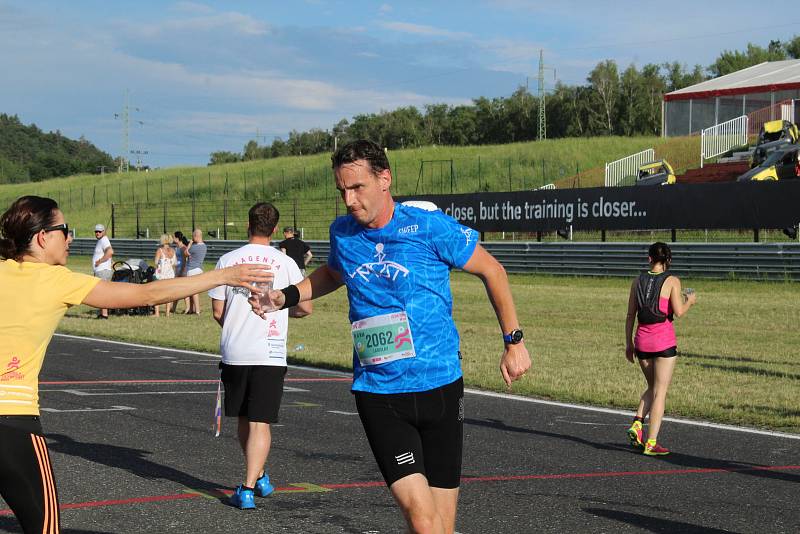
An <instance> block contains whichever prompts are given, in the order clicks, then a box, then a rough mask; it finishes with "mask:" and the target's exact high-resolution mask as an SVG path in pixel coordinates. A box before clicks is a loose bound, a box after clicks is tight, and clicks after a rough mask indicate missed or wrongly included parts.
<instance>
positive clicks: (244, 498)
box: [230, 484, 256, 510]
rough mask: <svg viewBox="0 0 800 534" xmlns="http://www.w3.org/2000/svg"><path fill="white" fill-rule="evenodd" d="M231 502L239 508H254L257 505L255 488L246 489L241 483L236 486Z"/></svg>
mask: <svg viewBox="0 0 800 534" xmlns="http://www.w3.org/2000/svg"><path fill="white" fill-rule="evenodd" d="M230 503H231V505H232V506H235V507H236V508H238V509H239V510H252V509H253V508H255V507H256V502H255V497H254V495H253V490H249V489H244V488H243V487H242V486H241V484H240V485H239V486H236V489H235V490H234V491H233V495H231V498H230Z"/></svg>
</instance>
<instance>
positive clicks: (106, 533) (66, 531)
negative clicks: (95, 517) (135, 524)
mask: <svg viewBox="0 0 800 534" xmlns="http://www.w3.org/2000/svg"><path fill="white" fill-rule="evenodd" d="M0 531H3V532H9V533H17V532H20V533H21V532H22V527H20V526H19V522H17V518H16V517H8V516H4V517H0ZM61 534H116V533H115V532H111V531H110V530H83V529H74V528H62V529H61Z"/></svg>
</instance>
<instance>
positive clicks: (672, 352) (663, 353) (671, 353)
mask: <svg viewBox="0 0 800 534" xmlns="http://www.w3.org/2000/svg"><path fill="white" fill-rule="evenodd" d="M677 355H678V347H670V348H668V349H664V350H660V351H658V352H645V351H643V350H639V349H636V357H637V358H639V359H640V360H650V359H653V358H674V357H675V356H677Z"/></svg>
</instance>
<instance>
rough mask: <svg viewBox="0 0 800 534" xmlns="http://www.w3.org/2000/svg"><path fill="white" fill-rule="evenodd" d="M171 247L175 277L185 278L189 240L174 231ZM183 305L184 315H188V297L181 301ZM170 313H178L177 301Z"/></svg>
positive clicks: (177, 231) (178, 231)
mask: <svg viewBox="0 0 800 534" xmlns="http://www.w3.org/2000/svg"><path fill="white" fill-rule="evenodd" d="M173 236H174V239H173V245H172V247H173V248H174V249H175V259H176V260H177V262H178V263H177V265H176V266H175V276H176V277H181V276H186V260H187V258H188V257H189V240H188V239H186V236H185V235H183V232H181V231H180V230H176V231H175V233H174V234H173ZM183 303H184V310H183V312H184V313H189V297H186V298H185V299H183ZM172 311H173V312H174V313H178V301H177V300H176V301H175V302H173V303H172Z"/></svg>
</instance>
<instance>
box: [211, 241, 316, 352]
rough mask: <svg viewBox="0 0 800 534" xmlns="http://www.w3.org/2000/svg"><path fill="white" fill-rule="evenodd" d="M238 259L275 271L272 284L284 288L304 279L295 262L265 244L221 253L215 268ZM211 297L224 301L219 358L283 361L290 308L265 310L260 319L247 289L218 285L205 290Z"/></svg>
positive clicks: (241, 261)
mask: <svg viewBox="0 0 800 534" xmlns="http://www.w3.org/2000/svg"><path fill="white" fill-rule="evenodd" d="M240 263H263V264H264V265H268V266H269V267H270V270H271V271H272V272H273V274H274V275H275V278H274V280H273V283H272V286H273V288H274V289H283V288H284V287H287V286H289V285H291V284H297V283H299V282H300V281H301V280H303V275H302V274H300V269H298V267H297V264H296V263H295V262H294V260H293V259H291V258H290V257H289V256H287V255H286V254H284V253H283V252H281V251H280V250H278V249H276V248H273V247H271V246H268V245H256V244H252V243H250V244H247V245H245V246H243V247H241V248H237V249H236V250H233V251H231V252H228V253H227V254H225V255H224V256H222V257H221V258H220V259H219V261H218V262H217V266H216V268H217V269H224V268H225V267H230V266H231V265H238V264H240ZM208 295H209V296H210V297H211V298H212V299H214V300H224V301H225V312H224V321H223V323H222V324H223V326H222V337H221V338H220V343H219V348H220V352H221V353H222V362H223V363H226V364H229V365H275V366H285V365H286V334H287V332H288V329H289V310H288V309H287V310H279V311H276V312H272V313H268V314H267V318H266V319H262V318H261V317H259V316H258V315H256V314H255V313H253V309H252V308H251V306H250V304H249V303H248V302H247V299H248V298H250V292H249V291H248V290H247V289H244V288H242V287H231V286H219V287H215V288H214V289H212V290H211V291H209V292H208Z"/></svg>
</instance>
